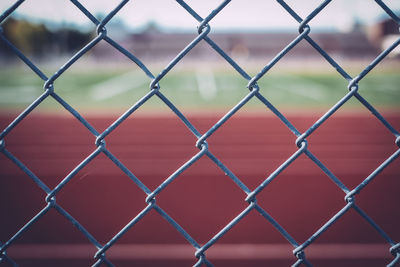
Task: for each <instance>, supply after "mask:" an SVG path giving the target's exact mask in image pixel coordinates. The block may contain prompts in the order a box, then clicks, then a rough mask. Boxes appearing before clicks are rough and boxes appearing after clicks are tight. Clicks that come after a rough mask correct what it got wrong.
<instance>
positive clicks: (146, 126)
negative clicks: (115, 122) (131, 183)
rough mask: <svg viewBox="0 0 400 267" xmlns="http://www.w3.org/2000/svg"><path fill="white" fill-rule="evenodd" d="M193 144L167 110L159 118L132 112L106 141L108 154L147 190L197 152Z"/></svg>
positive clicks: (192, 139) (194, 138) (188, 134)
mask: <svg viewBox="0 0 400 267" xmlns="http://www.w3.org/2000/svg"><path fill="white" fill-rule="evenodd" d="M160 105H161V104H160ZM196 141H197V139H196V137H195V136H194V135H193V134H192V133H191V132H190V131H189V129H188V128H186V126H185V125H184V124H183V123H182V122H181V121H180V120H179V119H178V118H176V117H175V116H174V115H173V114H172V113H171V111H170V110H165V112H164V115H162V116H161V117H159V116H153V115H151V113H150V114H147V115H146V114H143V113H142V114H140V115H137V114H136V113H134V114H132V115H131V117H129V118H128V119H127V120H125V121H124V122H123V123H122V124H121V125H120V126H119V127H118V128H116V129H115V131H114V132H112V133H111V134H110V135H109V136H108V137H107V138H106V142H107V147H108V148H109V150H110V152H111V153H113V154H114V155H115V156H116V157H117V158H118V159H119V160H120V161H121V162H122V163H123V164H124V165H125V166H126V167H127V168H129V169H130V170H131V171H132V172H133V173H134V174H135V175H136V176H137V177H138V178H139V179H140V180H141V181H142V182H143V183H144V184H145V185H146V186H147V187H148V188H150V190H154V189H155V188H156V187H158V186H159V185H160V184H161V183H162V182H163V181H164V180H165V179H167V177H168V176H170V175H171V174H172V173H174V172H175V171H176V170H177V169H178V168H179V167H180V166H182V165H183V164H184V163H185V162H187V161H188V160H189V159H190V158H192V157H193V156H194V155H196V154H197V153H199V150H198V148H196V146H195V144H196Z"/></svg>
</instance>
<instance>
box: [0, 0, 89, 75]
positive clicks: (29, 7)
mask: <svg viewBox="0 0 400 267" xmlns="http://www.w3.org/2000/svg"><path fill="white" fill-rule="evenodd" d="M40 2H41V1H40V0H39V1H38V0H33V1H25V2H24V3H22V4H21V5H20V6H19V7H18V8H17V10H16V11H14V13H12V14H11V17H9V19H8V20H6V21H4V22H3V23H2V27H3V28H5V34H6V38H7V39H8V40H9V41H10V42H11V43H13V44H14V45H15V46H16V47H17V48H18V49H20V50H21V51H22V52H23V53H24V54H25V55H26V56H28V57H30V56H32V57H34V61H35V62H37V63H38V65H39V66H42V67H43V68H46V67H47V66H51V67H54V66H61V65H62V64H63V63H64V62H65V61H66V60H67V59H68V58H70V57H71V56H72V55H73V54H74V53H75V52H77V51H78V50H79V49H81V48H82V47H84V46H85V45H86V43H88V42H89V41H90V40H91V39H92V36H91V33H92V32H94V30H95V28H96V27H95V25H94V24H91V22H90V20H89V19H88V18H87V17H86V16H85V15H84V14H83V13H82V12H80V11H79V10H78V9H77V8H76V7H75V6H74V5H73V4H72V3H71V1H68V0H56V1H50V2H48V3H47V4H46V5H41V3H40ZM38 6H40V7H41V8H38ZM59 6H62V7H63V8H59ZM7 27H13V28H17V29H16V30H15V29H14V30H13V31H7ZM76 28H79V30H77V29H76ZM7 33H9V34H10V36H7Z"/></svg>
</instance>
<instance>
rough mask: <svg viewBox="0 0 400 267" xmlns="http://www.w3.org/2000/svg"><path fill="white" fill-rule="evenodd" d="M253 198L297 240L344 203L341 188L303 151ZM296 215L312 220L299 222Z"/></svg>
mask: <svg viewBox="0 0 400 267" xmlns="http://www.w3.org/2000/svg"><path fill="white" fill-rule="evenodd" d="M310 148H312V146H311V145H310ZM257 199H258V203H259V204H260V206H261V207H263V208H264V209H265V210H266V211H267V212H268V213H270V215H271V216H272V217H274V218H275V220H276V221H277V222H278V223H279V224H280V225H281V226H282V227H283V228H284V229H286V231H287V232H288V233H289V234H291V235H292V237H293V238H294V239H295V240H298V242H300V241H301V240H306V239H307V238H308V237H309V236H310V235H311V234H312V233H314V232H315V231H316V230H317V229H318V228H319V227H320V226H321V225H323V224H324V223H325V222H326V221H328V220H329V219H330V218H331V217H332V216H333V215H335V213H336V212H338V211H339V210H340V209H341V208H342V207H343V206H344V204H345V202H344V200H343V199H344V194H343V192H342V191H341V190H340V189H339V188H338V187H336V185H335V184H334V183H333V182H332V181H331V180H330V179H329V178H328V176H327V175H326V174H325V173H324V172H323V171H322V170H321V169H319V167H318V166H316V165H315V164H314V162H312V161H311V160H310V159H309V158H308V157H307V156H305V155H301V156H300V157H299V158H297V159H296V160H295V161H294V162H293V163H292V164H290V165H289V166H288V167H287V168H286V169H285V170H284V171H283V172H281V173H280V174H279V175H278V176H276V177H275V179H274V180H272V182H270V183H269V184H268V185H267V186H266V187H265V188H264V190H263V191H261V192H260V193H259V194H258V196H257ZM316 199H318V201H316ZM294 203H295V204H294ZM296 218H313V220H312V221H308V222H307V223H300V222H299V221H298V220H297V219H296Z"/></svg>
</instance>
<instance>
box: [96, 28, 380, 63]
mask: <svg viewBox="0 0 400 267" xmlns="http://www.w3.org/2000/svg"><path fill="white" fill-rule="evenodd" d="M196 36H197V33H196V32H193V33H166V32H162V31H159V30H158V29H156V28H154V27H150V28H148V29H146V30H144V31H143V32H141V33H137V34H130V35H127V36H126V37H125V38H124V39H122V40H120V41H119V43H120V44H121V45H122V46H123V47H124V48H126V49H128V50H129V51H131V52H132V53H133V54H134V55H136V56H137V57H139V58H141V59H147V60H148V61H153V60H157V61H158V60H163V59H165V60H171V59H172V58H173V57H175V56H176V55H177V54H178V53H179V52H180V51H181V50H182V49H183V48H184V47H185V46H186V45H188V44H189V43H190V42H191V41H192V40H194V39H195V38H196ZM297 36H298V34H296V33H287V32H266V33H259V32H255V33H251V32H250V33H243V32H240V33H213V32H211V33H210V34H209V37H210V38H211V39H212V40H213V41H214V42H215V43H217V44H218V46H220V47H221V48H222V49H223V50H224V51H225V52H226V53H228V55H230V56H233V57H234V58H236V57H241V58H246V59H249V60H260V59H261V60H265V59H270V58H271V57H273V56H274V55H276V54H277V53H279V52H280V51H281V50H282V49H284V47H285V46H286V45H288V44H289V43H290V42H291V41H292V40H294V39H295V38H296V37H297ZM310 36H311V37H312V38H313V40H314V41H316V42H317V43H318V44H319V45H320V46H321V47H322V48H323V49H324V50H325V51H326V52H327V53H329V54H330V55H331V56H334V57H341V58H347V59H363V58H371V56H374V55H376V54H377V53H378V47H376V46H375V45H373V44H372V43H371V42H370V41H369V39H368V37H367V35H366V34H365V33H364V32H363V31H361V30H354V31H353V32H350V33H340V32H316V33H313V32H311V33H310ZM108 48H109V47H107V46H96V47H95V51H93V53H94V54H95V55H96V56H100V57H105V58H107V57H108V58H114V57H119V55H118V52H116V51H110V49H108ZM288 57H290V58H292V59H295V60H297V59H302V58H317V57H320V55H319V54H318V52H316V50H315V49H314V48H313V47H312V46H311V45H310V44H309V43H308V42H307V41H305V40H303V41H301V42H300V43H299V44H298V45H297V46H296V47H295V48H294V49H293V51H291V52H290V53H289V55H288ZM185 58H187V60H189V59H196V58H207V59H209V60H213V59H215V60H218V59H219V58H220V56H219V55H218V54H217V53H216V52H215V51H214V50H213V49H212V48H210V46H209V45H208V44H206V43H205V42H204V41H201V42H200V44H199V45H197V46H196V47H195V48H193V50H192V51H190V52H189V54H188V55H187V56H186V57H185Z"/></svg>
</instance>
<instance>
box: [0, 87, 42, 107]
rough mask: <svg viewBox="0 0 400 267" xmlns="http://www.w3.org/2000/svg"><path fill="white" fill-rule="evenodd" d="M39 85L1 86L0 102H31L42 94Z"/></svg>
mask: <svg viewBox="0 0 400 267" xmlns="http://www.w3.org/2000/svg"><path fill="white" fill-rule="evenodd" d="M38 89H39V88H38V87H37V86H18V87H0V103H29V102H32V101H34V100H35V99H36V98H37V97H39V96H40V93H38V91H39V90H38Z"/></svg>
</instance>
